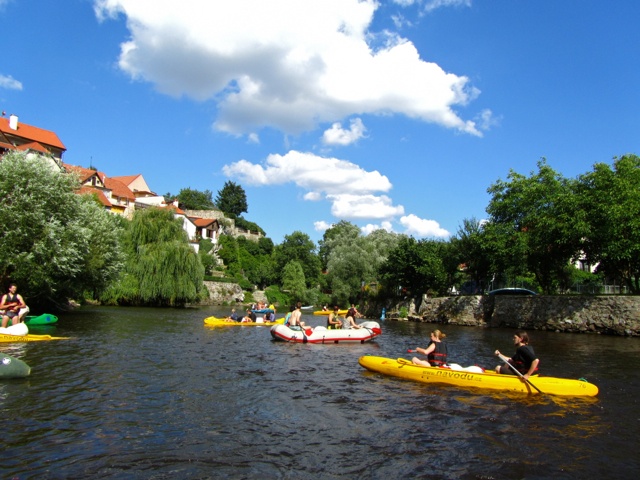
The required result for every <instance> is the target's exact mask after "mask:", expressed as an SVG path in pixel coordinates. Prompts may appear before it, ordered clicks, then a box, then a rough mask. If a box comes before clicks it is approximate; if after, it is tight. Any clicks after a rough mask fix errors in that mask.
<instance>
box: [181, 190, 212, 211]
mask: <svg viewBox="0 0 640 480" xmlns="http://www.w3.org/2000/svg"><path fill="white" fill-rule="evenodd" d="M212 196H213V194H212V193H211V191H210V190H205V191H204V192H201V191H199V190H193V189H191V188H183V189H182V190H180V193H179V194H178V204H179V205H180V208H182V209H185V210H211V209H214V208H216V204H215V203H213V198H212Z"/></svg>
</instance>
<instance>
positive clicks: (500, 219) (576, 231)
mask: <svg viewBox="0 0 640 480" xmlns="http://www.w3.org/2000/svg"><path fill="white" fill-rule="evenodd" d="M575 183H576V181H572V180H567V179H565V178H563V177H562V176H561V175H559V174H558V173H556V172H555V171H554V170H553V169H552V168H551V167H549V165H547V163H546V161H545V160H544V159H543V160H541V161H540V162H538V172H537V173H533V172H532V173H531V174H530V176H529V177H525V176H523V175H520V174H518V173H516V172H514V171H513V170H512V171H511V172H510V173H509V176H508V181H501V180H499V181H497V182H496V183H494V184H493V185H491V187H490V188H489V189H488V191H489V193H490V194H492V199H491V201H490V202H489V206H488V207H487V213H489V215H490V216H491V222H493V223H496V224H500V225H503V226H505V227H506V231H507V232H508V235H510V236H512V237H513V239H514V241H513V244H514V245H516V246H517V247H518V248H519V247H520V246H521V245H522V244H524V246H525V251H526V263H527V268H528V269H529V270H530V271H531V272H532V273H533V274H534V275H535V277H536V280H537V281H538V283H539V284H540V286H541V287H542V289H543V291H544V292H545V293H553V292H555V291H556V289H557V287H558V286H559V284H560V283H561V282H562V280H563V277H564V276H565V275H566V272H567V267H568V266H569V264H570V262H571V261H572V260H573V259H575V258H577V257H578V255H579V253H580V243H581V237H582V236H583V234H584V231H585V229H584V225H583V223H582V221H581V216H580V215H579V212H578V200H577V197H576V195H574V192H575ZM521 242H522V243H521Z"/></svg>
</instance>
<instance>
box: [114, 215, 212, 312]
mask: <svg viewBox="0 0 640 480" xmlns="http://www.w3.org/2000/svg"><path fill="white" fill-rule="evenodd" d="M123 237H124V238H123V244H124V245H125V247H126V253H127V262H126V266H125V270H124V272H123V273H122V276H121V278H120V281H119V282H118V283H117V284H115V285H113V286H112V287H111V288H110V289H109V290H108V291H107V292H106V293H105V295H104V297H103V300H104V301H105V302H108V303H119V304H133V305H150V306H183V305H185V304H186V303H190V302H195V301H197V300H198V299H199V298H200V294H201V293H202V292H203V288H204V285H203V283H202V282H203V279H204V267H203V266H202V263H201V262H200V258H199V257H198V255H197V254H196V252H195V250H194V249H193V248H191V246H190V245H189V242H188V240H187V234H186V232H185V231H184V230H183V229H182V222H181V221H180V220H179V219H176V218H174V216H173V212H172V211H171V210H168V209H162V208H147V209H144V210H138V211H136V213H135V214H134V216H133V219H132V220H131V222H130V223H129V225H128V228H127V229H126V231H125V232H124V235H123Z"/></svg>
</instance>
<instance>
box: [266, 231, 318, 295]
mask: <svg viewBox="0 0 640 480" xmlns="http://www.w3.org/2000/svg"><path fill="white" fill-rule="evenodd" d="M274 260H275V271H276V272H282V271H284V267H285V266H286V265H287V263H289V262H291V261H293V260H297V261H298V262H299V263H300V265H301V266H302V271H303V272H304V276H305V279H306V282H307V286H312V285H315V282H317V280H318V276H319V275H320V259H319V258H318V255H317V254H316V246H315V244H314V243H313V240H311V238H310V237H309V235H307V234H306V233H302V232H300V231H295V232H293V233H292V234H291V235H285V237H284V240H283V242H282V243H281V244H280V245H277V246H276V247H275V249H274Z"/></svg>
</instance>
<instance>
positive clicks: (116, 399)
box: [0, 308, 640, 479]
mask: <svg viewBox="0 0 640 480" xmlns="http://www.w3.org/2000/svg"><path fill="white" fill-rule="evenodd" d="M227 310H228V309H219V308H218V309H216V308H202V309H185V310H168V309H137V308H131V309H128V308H86V309H85V308H83V309H81V310H79V311H77V312H74V313H72V314H69V315H67V316H61V318H60V321H59V323H58V324H57V325H56V326H55V327H53V328H55V335H59V336H69V337H72V338H71V339H70V340H64V341H62V340H61V341H51V342H34V343H29V344H0V349H1V350H2V351H7V353H10V354H11V355H13V356H16V357H18V358H22V359H23V360H25V361H26V362H27V363H29V365H31V367H32V374H31V376H30V377H28V378H27V379H21V380H17V381H8V382H2V383H0V402H1V403H0V405H1V408H2V415H3V418H4V419H10V421H5V428H4V429H3V434H2V436H1V439H0V448H2V451H3V458H6V459H7V460H6V461H5V460H3V462H2V464H1V465H0V473H1V474H2V477H3V478H11V477H16V478H114V479H115V478H154V479H164V478H257V477H261V478H286V479H293V478H308V477H313V478H380V479H386V478H387V477H392V478H405V477H410V476H411V477H418V478H462V479H477V478H486V479H489V478H491V479H511V478H577V477H585V478H593V477H595V476H603V477H608V478H630V476H631V474H632V473H635V472H636V470H637V468H638V466H639V465H638V461H637V460H636V458H637V454H636V451H635V445H636V444H637V440H636V439H637V435H638V433H639V430H640V429H639V428H638V414H637V411H638V410H637V406H638V405H637V398H638V394H639V393H640V392H639V391H638V390H639V389H640V387H639V386H638V385H639V384H640V382H638V381H637V371H638V370H637V368H638V366H639V365H638V362H639V358H640V356H639V355H638V346H639V344H638V340H637V339H624V338H617V337H602V336H596V335H572V334H554V333H550V332H532V333H531V336H532V344H533V346H534V347H535V348H536V352H537V353H538V356H539V357H540V358H541V359H542V370H543V373H545V374H547V375H553V376H562V377H573V378H579V377H587V378H588V379H589V380H590V381H592V382H593V383H595V384H597V385H598V386H599V387H600V391H601V393H600V395H599V396H598V397H597V398H588V399H583V398H561V397H553V396H548V395H544V396H541V395H537V396H524V395H520V394H515V393H511V394H509V393H495V392H493V393H490V392H486V391H477V390H471V389H458V388H453V387H449V386H445V385H433V384H430V385H423V384H418V383H413V382H410V381H406V380H402V379H397V378H392V377H384V376H382V375H379V374H375V373H371V372H368V371H365V370H363V369H362V368H361V367H360V366H359V365H358V363H357V360H358V358H359V357H360V356H362V355H379V356H385V357H391V358H398V357H405V358H406V357H408V356H410V355H409V354H407V349H409V348H411V349H413V348H415V347H416V346H426V344H427V342H428V337H429V332H430V331H431V330H433V329H434V328H440V329H441V330H443V331H444V332H445V333H446V334H447V335H448V336H447V340H448V342H449V345H450V356H451V361H454V362H456V363H460V364H464V365H467V364H479V365H482V366H483V367H485V368H493V367H494V366H495V365H496V364H497V363H498V362H497V361H496V360H497V359H496V357H495V356H494V355H493V352H494V350H495V349H496V348H498V349H500V350H501V351H503V352H504V353H509V354H510V353H511V352H512V350H513V345H512V343H511V337H512V335H513V331H512V330H502V329H483V328H473V327H454V326H440V325H437V326H434V325H422V324H408V323H398V322H389V321H387V322H384V323H383V324H382V328H383V335H382V336H381V337H378V339H377V340H376V341H375V342H373V343H367V344H356V345H341V344H339V345H309V344H304V345H303V344H289V343H283V342H276V341H273V340H272V339H271V337H270V334H269V329H268V328H266V327H228V328H224V327H221V328H209V327H204V325H203V319H204V318H205V317H207V316H210V315H216V316H224V315H226V314H227V313H228V311H227ZM304 320H305V321H306V322H308V323H311V324H312V325H319V324H323V322H324V319H323V318H319V317H313V316H311V315H305V316H304ZM34 333H35V332H34ZM7 349H11V351H8V350H7Z"/></svg>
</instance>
